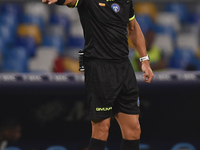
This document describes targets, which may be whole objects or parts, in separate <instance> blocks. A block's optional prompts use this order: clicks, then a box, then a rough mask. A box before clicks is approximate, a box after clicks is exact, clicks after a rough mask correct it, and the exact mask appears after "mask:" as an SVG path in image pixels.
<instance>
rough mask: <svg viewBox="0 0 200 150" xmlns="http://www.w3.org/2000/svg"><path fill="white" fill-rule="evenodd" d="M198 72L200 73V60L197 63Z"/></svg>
mask: <svg viewBox="0 0 200 150" xmlns="http://www.w3.org/2000/svg"><path fill="white" fill-rule="evenodd" d="M197 70H198V71H200V60H198V61H197Z"/></svg>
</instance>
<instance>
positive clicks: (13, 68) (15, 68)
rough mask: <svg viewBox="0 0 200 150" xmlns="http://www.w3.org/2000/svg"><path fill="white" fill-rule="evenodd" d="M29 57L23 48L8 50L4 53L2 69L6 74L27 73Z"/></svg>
mask: <svg viewBox="0 0 200 150" xmlns="http://www.w3.org/2000/svg"><path fill="white" fill-rule="evenodd" d="M27 64H28V55H27V52H26V49H25V48H23V47H13V48H8V49H6V50H5V51H4V53H3V65H2V69H3V71H5V72H27Z"/></svg>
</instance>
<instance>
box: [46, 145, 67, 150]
mask: <svg viewBox="0 0 200 150" xmlns="http://www.w3.org/2000/svg"><path fill="white" fill-rule="evenodd" d="M46 150H67V148H65V147H63V146H59V145H55V146H50V147H49V148H47V149H46Z"/></svg>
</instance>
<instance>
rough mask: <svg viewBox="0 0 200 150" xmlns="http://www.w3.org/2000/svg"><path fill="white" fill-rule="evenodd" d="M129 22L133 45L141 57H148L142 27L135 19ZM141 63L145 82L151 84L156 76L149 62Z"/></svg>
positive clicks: (129, 33) (129, 32)
mask: <svg viewBox="0 0 200 150" xmlns="http://www.w3.org/2000/svg"><path fill="white" fill-rule="evenodd" d="M129 20H130V21H129V23H128V35H129V38H130V40H131V42H132V43H133V45H134V47H135V49H136V50H137V52H138V53H139V55H140V57H144V56H147V52H146V44H145V38H144V35H143V33H142V31H141V29H140V26H139V24H138V23H137V21H136V19H135V18H133V19H132V18H131V19H129ZM141 63H142V68H141V69H142V71H143V72H144V75H143V78H144V81H145V82H147V83H150V82H151V80H152V78H153V77H154V74H153V72H152V70H151V67H150V65H149V61H148V60H144V61H142V62H141Z"/></svg>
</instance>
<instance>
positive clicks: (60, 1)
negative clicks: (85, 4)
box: [42, 0, 77, 7]
mask: <svg viewBox="0 0 200 150" xmlns="http://www.w3.org/2000/svg"><path fill="white" fill-rule="evenodd" d="M76 1H77V0H42V2H43V3H44V4H49V5H51V4H54V3H55V4H57V5H67V6H69V7H74V6H75V4H76Z"/></svg>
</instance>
